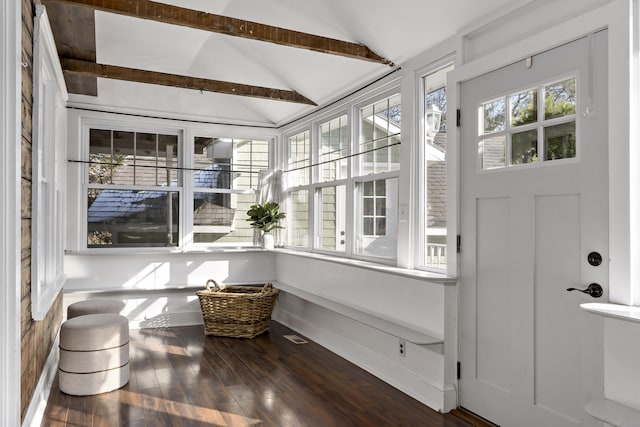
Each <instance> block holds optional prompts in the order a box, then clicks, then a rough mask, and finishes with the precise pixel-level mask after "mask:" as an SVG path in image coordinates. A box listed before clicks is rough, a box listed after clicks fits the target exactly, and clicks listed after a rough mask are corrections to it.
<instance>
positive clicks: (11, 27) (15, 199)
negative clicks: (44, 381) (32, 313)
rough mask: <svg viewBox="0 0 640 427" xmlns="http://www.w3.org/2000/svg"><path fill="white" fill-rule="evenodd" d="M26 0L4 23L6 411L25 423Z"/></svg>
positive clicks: (7, 12)
mask: <svg viewBox="0 0 640 427" xmlns="http://www.w3.org/2000/svg"><path fill="white" fill-rule="evenodd" d="M21 6H22V3H21V2H17V1H14V0H2V14H1V16H2V22H1V23H0V28H2V30H1V31H0V58H1V59H0V61H1V65H0V72H1V73H2V74H1V75H2V77H1V82H0V84H1V86H0V102H1V103H2V108H1V110H2V113H1V114H0V129H1V130H0V132H2V144H1V146H0V165H1V167H2V172H3V173H2V180H1V182H0V200H2V201H3V203H2V205H1V206H2V207H1V208H0V235H1V236H2V242H3V243H2V245H1V246H0V283H2V286H0V289H1V291H0V295H1V296H0V300H1V301H2V302H1V303H0V304H1V305H2V309H1V311H2V314H1V315H0V316H1V317H0V323H1V324H2V326H1V328H0V346H2V361H1V368H0V378H2V381H0V384H2V385H1V386H0V387H1V388H0V395H1V396H2V398H1V403H0V414H2V417H3V424H4V425H12V426H17V425H20V372H21V368H20V196H21V194H20V193H21V185H20V184H21V183H20V175H21V171H20V169H21V162H20V156H21V149H20V146H21V141H22V139H21V113H22V109H21V108H20V101H21V98H22V93H21V88H22V72H21V69H20V68H21V63H22V61H21V54H22V45H21V43H22V41H21V29H22V28H21V25H22V12H21Z"/></svg>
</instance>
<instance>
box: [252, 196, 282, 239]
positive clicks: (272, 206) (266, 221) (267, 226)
mask: <svg viewBox="0 0 640 427" xmlns="http://www.w3.org/2000/svg"><path fill="white" fill-rule="evenodd" d="M247 215H248V216H249V218H247V221H250V222H251V226H252V227H253V228H258V229H260V230H262V231H264V232H265V233H268V232H270V231H271V230H273V229H274V228H284V227H281V226H280V225H278V223H279V222H280V220H281V219H284V218H285V217H286V214H285V213H284V212H280V205H279V204H278V203H276V202H264V203H263V204H261V205H252V206H251V208H250V209H249V210H248V211H247Z"/></svg>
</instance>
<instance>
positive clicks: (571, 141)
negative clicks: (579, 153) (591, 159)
mask: <svg viewBox="0 0 640 427" xmlns="http://www.w3.org/2000/svg"><path fill="white" fill-rule="evenodd" d="M544 146H545V151H544V159H545V160H558V159H568V158H572V157H575V156H576V122H575V121H572V122H569V123H563V124H560V125H555V126H549V127H545V128H544Z"/></svg>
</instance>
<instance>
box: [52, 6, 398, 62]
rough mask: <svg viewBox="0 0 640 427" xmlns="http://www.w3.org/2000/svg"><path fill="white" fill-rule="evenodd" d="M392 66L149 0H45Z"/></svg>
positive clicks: (361, 50) (318, 39)
mask: <svg viewBox="0 0 640 427" xmlns="http://www.w3.org/2000/svg"><path fill="white" fill-rule="evenodd" d="M49 1H56V2H60V3H64V4H70V5H76V6H86V7H90V8H93V9H96V10H101V11H104V12H111V13H117V14H121V15H126V16H132V17H136V18H141V19H148V20H152V21H158V22H164V23H167V24H174V25H180V26H185V27H190V28H196V29H199V30H205V31H211V32H215V33H221V34H226V35H229V36H235V37H243V38H248V39H253V40H260V41H264V42H269V43H275V44H279V45H285V46H291V47H296V48H301V49H309V50H312V51H315V52H322V53H328V54H333V55H339V56H344V57H348V58H354V59H361V60H365V61H371V62H377V63H381V64H386V65H389V66H393V65H394V64H393V62H391V61H390V60H388V59H386V58H383V57H382V56H380V55H378V54H376V53H375V52H373V51H372V50H371V49H369V48H368V47H367V46H365V45H362V44H359V43H352V42H347V41H343V40H337V39H332V38H329V37H322V36H317V35H314V34H308V33H303V32H300V31H293V30H288V29H285V28H280V27H274V26H271V25H266V24H260V23H257V22H251V21H245V20H243V19H237V18H231V17H227V16H222V15H215V14H212V13H207V12H202V11H197V10H192V9H186V8H183V7H179V6H173V5H169V4H165V3H158V2H154V1H150V0H49Z"/></svg>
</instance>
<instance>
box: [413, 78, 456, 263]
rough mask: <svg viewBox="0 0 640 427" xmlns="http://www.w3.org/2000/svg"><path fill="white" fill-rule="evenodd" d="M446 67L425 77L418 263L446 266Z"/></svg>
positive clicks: (423, 80) (423, 82) (423, 79)
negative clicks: (422, 231) (420, 231)
mask: <svg viewBox="0 0 640 427" xmlns="http://www.w3.org/2000/svg"><path fill="white" fill-rule="evenodd" d="M452 69H453V66H445V67H443V68H440V69H438V70H435V71H432V72H430V73H428V74H427V75H425V76H424V77H422V88H423V96H422V99H423V104H422V108H421V112H422V120H421V123H422V129H423V131H422V132H421V134H422V154H421V159H422V160H421V163H422V165H423V167H422V168H421V174H422V178H421V181H422V183H421V184H422V185H421V189H422V191H421V207H422V209H421V229H422V230H424V233H420V235H421V237H422V239H421V242H420V251H419V252H418V253H419V260H418V265H419V266H422V267H426V268H428V269H437V270H444V269H445V268H446V266H447V133H446V131H447V116H446V114H447V93H446V79H447V73H448V72H449V71H451V70H452Z"/></svg>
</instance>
